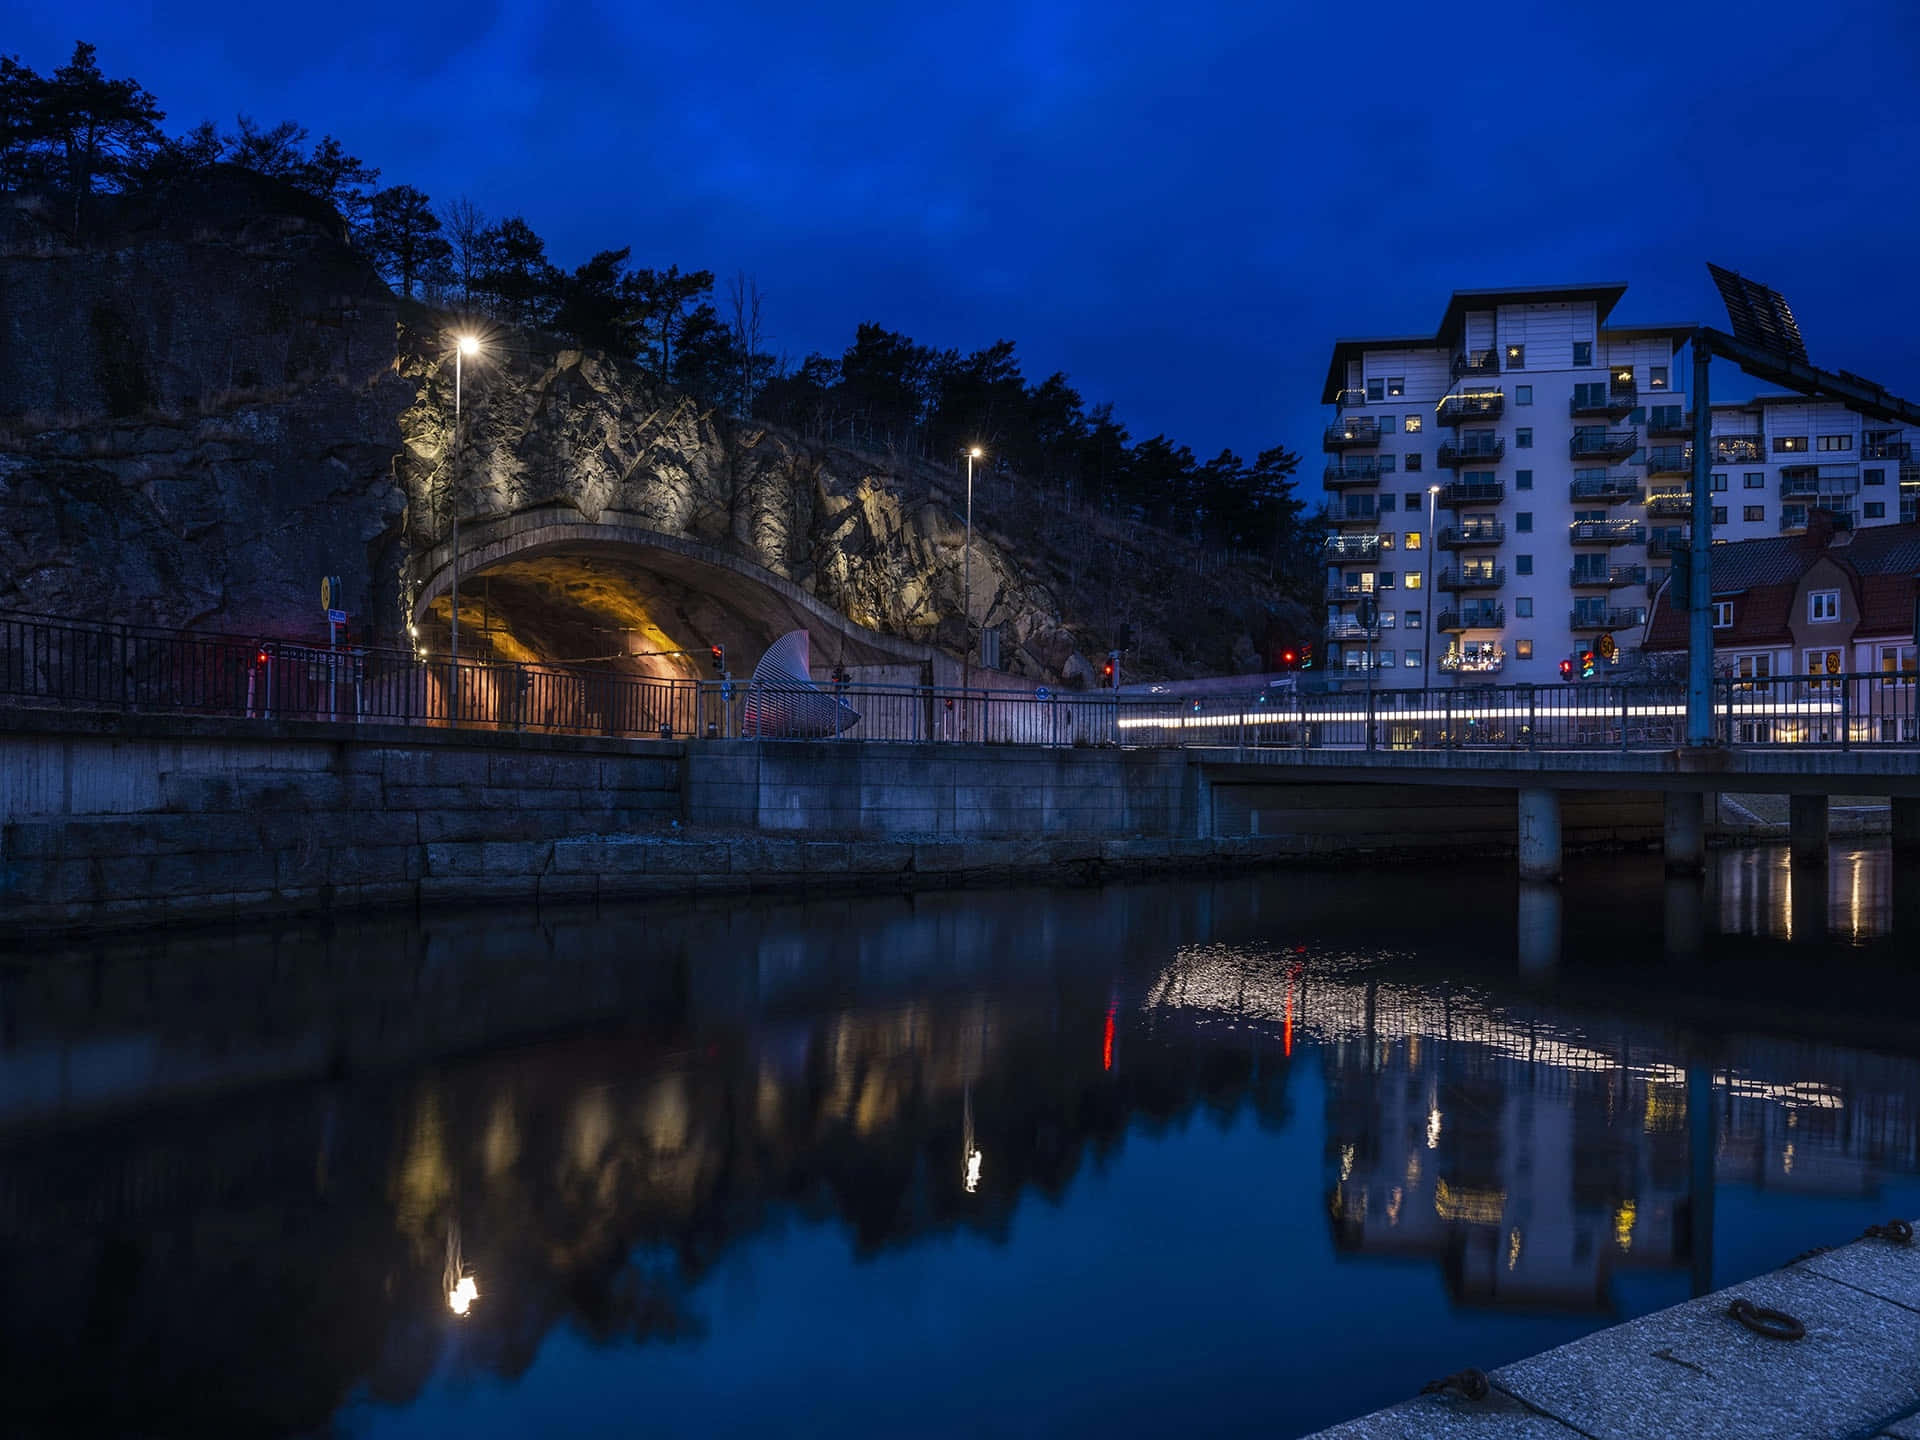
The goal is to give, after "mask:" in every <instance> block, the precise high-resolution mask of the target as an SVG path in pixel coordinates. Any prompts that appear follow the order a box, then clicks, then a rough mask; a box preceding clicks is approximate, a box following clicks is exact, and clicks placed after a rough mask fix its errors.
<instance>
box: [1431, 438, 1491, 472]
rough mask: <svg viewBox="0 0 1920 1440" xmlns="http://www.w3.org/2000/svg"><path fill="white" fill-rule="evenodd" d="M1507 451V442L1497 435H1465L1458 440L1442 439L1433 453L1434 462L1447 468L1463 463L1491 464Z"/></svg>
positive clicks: (1458, 467)
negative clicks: (1436, 450)
mask: <svg viewBox="0 0 1920 1440" xmlns="http://www.w3.org/2000/svg"><path fill="white" fill-rule="evenodd" d="M1506 453H1507V442H1506V441H1504V440H1502V439H1501V438H1500V437H1499V436H1498V435H1465V436H1462V437H1461V438H1460V439H1458V440H1443V441H1441V442H1440V449H1439V451H1438V452H1437V453H1436V454H1435V455H1434V457H1433V459H1434V463H1435V464H1436V465H1440V466H1443V467H1445V468H1446V469H1448V470H1458V469H1460V468H1461V467H1462V466H1463V465H1492V464H1494V463H1495V462H1496V461H1498V460H1499V459H1500V457H1501V456H1502V455H1504V454H1506Z"/></svg>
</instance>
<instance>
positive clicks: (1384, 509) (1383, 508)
mask: <svg viewBox="0 0 1920 1440" xmlns="http://www.w3.org/2000/svg"><path fill="white" fill-rule="evenodd" d="M1392 512H1393V496H1391V495H1382V496H1381V497H1380V513H1381V514H1382V515H1388V514H1391V513H1392Z"/></svg>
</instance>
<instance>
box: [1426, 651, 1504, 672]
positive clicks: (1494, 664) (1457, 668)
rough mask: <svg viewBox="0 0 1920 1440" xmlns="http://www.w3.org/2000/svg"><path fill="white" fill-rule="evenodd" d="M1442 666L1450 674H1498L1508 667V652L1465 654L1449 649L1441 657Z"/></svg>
mask: <svg viewBox="0 0 1920 1440" xmlns="http://www.w3.org/2000/svg"><path fill="white" fill-rule="evenodd" d="M1440 668H1441V669H1442V670H1444V671H1446V672H1447V673H1448V674H1450V675H1498V674H1499V673H1500V672H1501V671H1502V670H1504V669H1506V668H1507V652H1506V651H1504V650H1495V651H1493V652H1492V653H1491V654H1488V653H1484V652H1483V653H1479V654H1473V655H1463V654H1461V653H1460V652H1459V651H1458V650H1449V651H1448V652H1447V653H1446V654H1444V655H1442V656H1441V657H1440Z"/></svg>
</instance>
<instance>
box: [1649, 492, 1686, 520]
mask: <svg viewBox="0 0 1920 1440" xmlns="http://www.w3.org/2000/svg"><path fill="white" fill-rule="evenodd" d="M1647 514H1649V515H1651V516H1653V518H1654V519H1656V520H1685V519H1688V518H1689V517H1691V516H1692V514H1693V496H1692V494H1691V493H1690V492H1688V491H1686V490H1662V491H1658V492H1655V493H1653V494H1650V495H1648V496H1647Z"/></svg>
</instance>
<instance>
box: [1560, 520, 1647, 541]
mask: <svg viewBox="0 0 1920 1440" xmlns="http://www.w3.org/2000/svg"><path fill="white" fill-rule="evenodd" d="M1567 534H1568V536H1569V538H1570V539H1571V540H1572V541H1573V543H1574V544H1576V545H1644V544H1646V542H1647V527H1646V526H1644V525H1640V524H1636V523H1635V522H1634V521H1632V520H1576V521H1574V522H1573V524H1571V525H1569V526H1568V527H1567Z"/></svg>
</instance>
